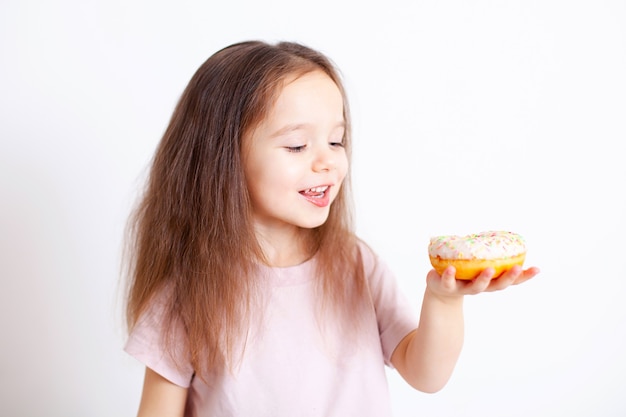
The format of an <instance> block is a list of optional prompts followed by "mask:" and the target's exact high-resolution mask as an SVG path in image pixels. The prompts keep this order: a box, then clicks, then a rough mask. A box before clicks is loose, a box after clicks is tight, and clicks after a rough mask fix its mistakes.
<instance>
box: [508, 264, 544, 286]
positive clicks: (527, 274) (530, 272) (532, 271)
mask: <svg viewBox="0 0 626 417" xmlns="http://www.w3.org/2000/svg"><path fill="white" fill-rule="evenodd" d="M539 272H540V271H539V268H537V267H531V268H528V269H527V270H525V271H523V272H522V274H521V275H520V276H519V277H518V278H517V279H516V280H515V282H514V283H513V285H518V284H521V283H523V282H526V281H528V280H529V279H531V278H534V277H535V276H536V275H537V274H538V273H539Z"/></svg>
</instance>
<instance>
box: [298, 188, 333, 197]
mask: <svg viewBox="0 0 626 417" xmlns="http://www.w3.org/2000/svg"><path fill="white" fill-rule="evenodd" d="M329 188H330V187H329V186H328V185H324V186H321V187H313V188H307V189H306V190H302V191H300V194H302V195H303V196H305V197H308V198H323V197H324V195H325V194H326V191H328V189H329Z"/></svg>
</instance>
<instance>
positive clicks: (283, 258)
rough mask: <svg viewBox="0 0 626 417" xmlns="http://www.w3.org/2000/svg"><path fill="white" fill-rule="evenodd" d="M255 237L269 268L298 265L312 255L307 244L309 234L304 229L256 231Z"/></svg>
mask: <svg viewBox="0 0 626 417" xmlns="http://www.w3.org/2000/svg"><path fill="white" fill-rule="evenodd" d="M256 235H257V239H258V240H259V244H260V245H261V249H262V250H263V254H264V255H265V260H266V262H267V263H268V265H269V266H275V267H287V266H294V265H299V264H301V263H303V262H305V261H306V260H308V259H309V258H310V257H311V256H312V255H313V254H312V253H311V251H310V249H309V245H308V244H307V242H308V239H307V237H308V236H309V233H307V230H305V229H301V228H290V229H289V230H282V231H276V230H274V231H272V232H271V233H268V231H267V230H265V231H263V230H258V229H257V231H256Z"/></svg>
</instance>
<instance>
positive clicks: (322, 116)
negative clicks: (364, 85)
mask: <svg viewBox="0 0 626 417" xmlns="http://www.w3.org/2000/svg"><path fill="white" fill-rule="evenodd" d="M266 122H268V123H270V124H281V123H309V122H310V123H316V122H320V123H322V122H333V123H340V122H344V97H343V95H342V93H341V91H340V89H339V87H338V86H337V84H335V82H334V81H333V80H332V79H331V78H330V77H329V76H328V75H327V74H326V73H324V72H322V71H313V72H308V73H305V74H303V75H300V76H292V77H289V78H287V79H286V80H285V82H284V83H283V85H282V88H280V89H279V91H278V93H277V95H276V99H275V101H274V103H273V105H272V107H271V108H270V111H269V113H268V117H267V120H266Z"/></svg>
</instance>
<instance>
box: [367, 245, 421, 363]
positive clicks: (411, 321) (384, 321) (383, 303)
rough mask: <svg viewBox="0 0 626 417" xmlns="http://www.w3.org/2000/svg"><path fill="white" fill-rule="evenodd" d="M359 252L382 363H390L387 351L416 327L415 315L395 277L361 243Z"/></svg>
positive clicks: (392, 348)
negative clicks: (370, 297) (374, 312)
mask: <svg viewBox="0 0 626 417" xmlns="http://www.w3.org/2000/svg"><path fill="white" fill-rule="evenodd" d="M361 254H362V258H363V266H364V270H365V276H366V278H367V279H368V281H369V285H370V292H371V296H372V302H373V304H374V309H375V311H376V320H377V322H378V331H379V334H380V341H381V345H382V348H383V356H384V359H385V364H386V365H388V366H389V367H393V365H392V364H391V355H392V354H393V352H394V350H395V349H396V347H397V346H398V344H399V343H400V341H402V339H403V338H404V337H405V336H406V335H408V334H409V333H410V332H411V331H413V330H414V329H416V328H417V325H418V319H417V315H416V314H415V311H414V309H413V306H412V305H411V303H410V302H409V300H408V298H407V297H406V296H405V295H404V294H403V293H402V292H401V291H400V289H399V288H398V285H397V282H396V277H395V276H394V274H393V273H392V272H391V270H390V269H389V267H388V266H387V265H386V264H385V263H384V262H383V261H382V260H381V259H380V258H379V257H378V256H377V255H376V254H375V253H374V252H373V251H372V249H370V248H369V247H367V246H366V245H365V244H362V246H361Z"/></svg>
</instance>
